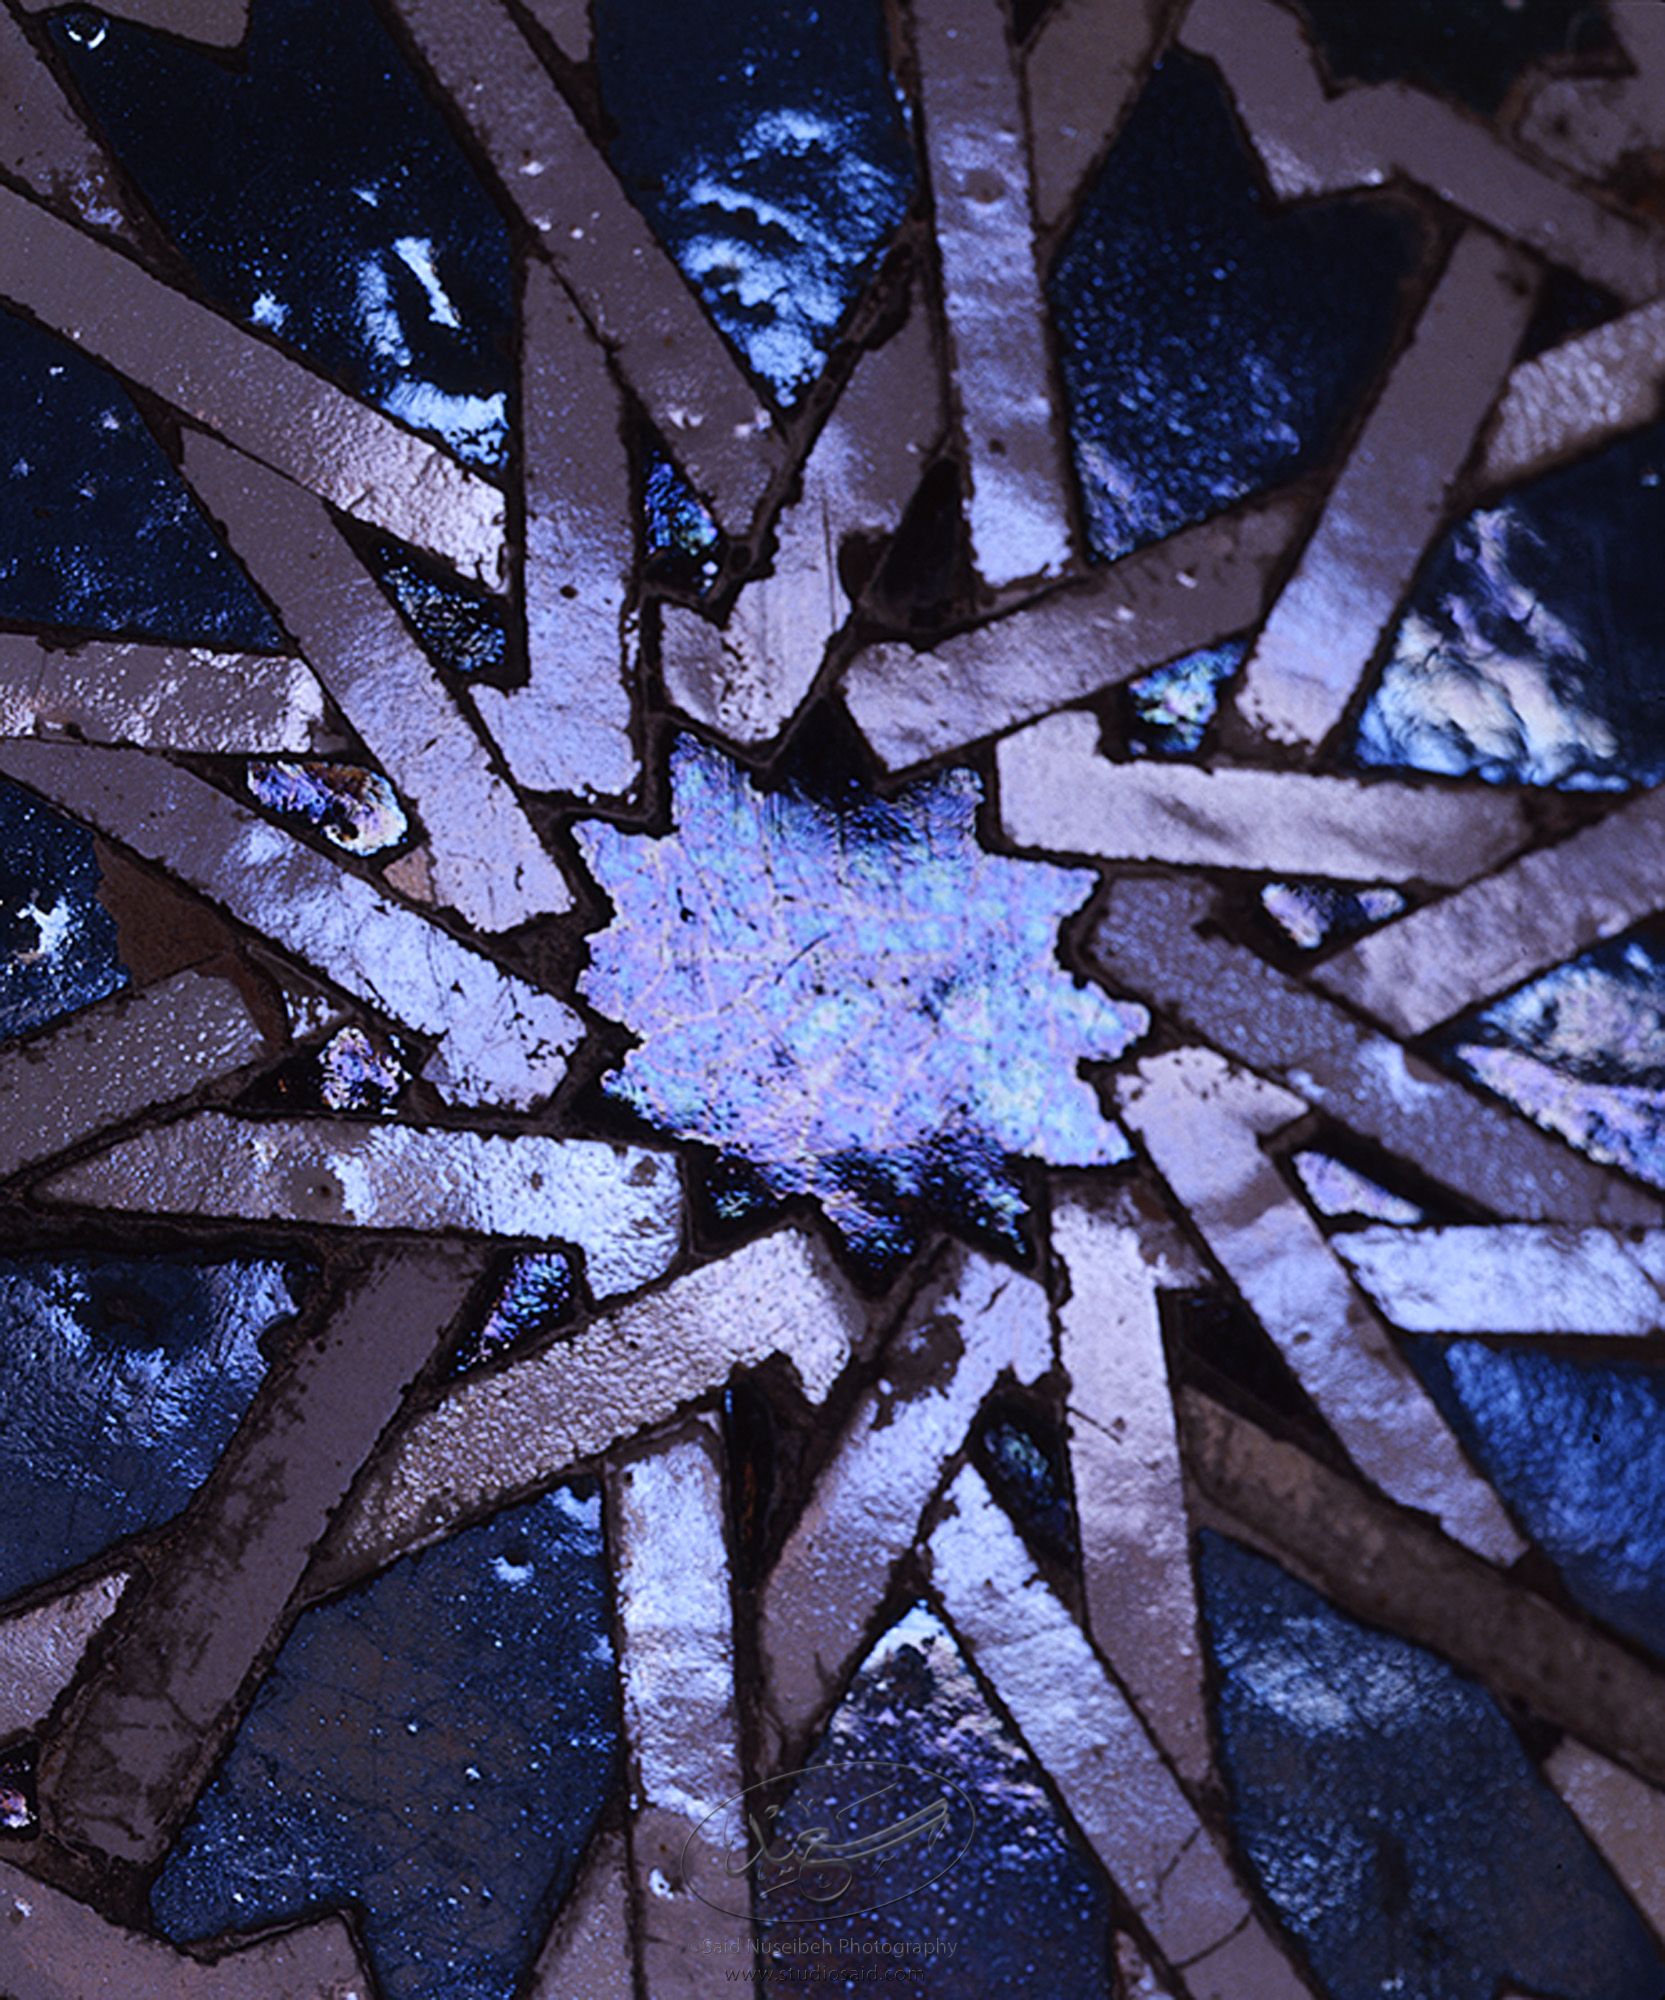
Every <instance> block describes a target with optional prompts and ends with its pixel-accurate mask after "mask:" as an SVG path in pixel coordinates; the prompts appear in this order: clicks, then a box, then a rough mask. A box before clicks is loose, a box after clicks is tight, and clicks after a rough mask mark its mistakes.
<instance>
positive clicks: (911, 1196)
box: [575, 738, 1148, 1264]
mask: <svg viewBox="0 0 1665 2000" xmlns="http://www.w3.org/2000/svg"><path fill="white" fill-rule="evenodd" d="M671 784H672V795H673V800H674V806H673V813H674V826H673V829H672V831H671V832H669V833H667V834H664V835H661V836H658V837H647V836H643V835H640V834H631V833H626V832H623V831H621V830H619V829H618V828H616V827H613V826H610V825H607V824H605V823H603V822H600V821H589V822H585V823H583V824H581V825H580V826H579V827H578V828H577V829H576V835H575V837H576V839H577V842H578V845H579V849H580V852H581V853H582V854H583V856H584V858H585V860H586V861H587V862H588V863H589V865H590V868H591V870H592V871H593V873H594V874H595V876H596V879H597V880H598V881H599V882H600V884H601V886H602V888H603V889H604V890H605V892H606V893H607V895H608V896H609V897H610V898H611V899H612V902H613V905H614V908H615V911H616V915H615V917H614V920H613V922H612V923H611V925H609V927H608V928H607V929H605V930H603V931H601V932H600V933H598V934H597V935H596V936H595V937H594V938H592V940H591V947H590V948H591V955H592V964H591V967H590V969H589V970H588V971H587V972H585V974H584V975H583V978H582V981H581V990H582V991H583V993H584V995H585V997H586V998H587V999H588V1000H589V1001H590V1002H591V1004H592V1005H593V1006H595V1007H596V1008H598V1009H599V1010H600V1011H601V1012H603V1013H605V1014H609V1015H611V1016H612V1017H613V1018H614V1019H615V1020H619V1021H622V1022H623V1023H624V1024H625V1025H626V1026H628V1027H629V1028H630V1029H631V1030H632V1031H633V1032H634V1033H635V1034H636V1035H638V1036H639V1037H640V1046H638V1047H636V1048H633V1049H632V1050H631V1051H630V1052H629V1053H628V1054H627V1055H626V1056H625V1058H624V1060H623V1062H622V1064H621V1065H620V1066H619V1067H618V1068H617V1069H616V1070H615V1071H613V1072H612V1073H610V1075H609V1076H608V1078H607V1079H606V1084H605V1087H606V1089H607V1091H608V1093H609V1094H610V1095H611V1096H613V1097H614V1098H616V1099H617V1100H618V1101H619V1102H621V1103H623V1104H625V1105H628V1106H629V1107H630V1108H631V1109H632V1110H633V1111H635V1112H637V1113H639V1114H640V1115H641V1116H642V1117H643V1118H645V1119H646V1120H648V1121H649V1123H651V1124H653V1125H655V1126H658V1127H659V1128H661V1129H662V1130H667V1131H670V1132H673V1133H676V1134H678V1135H679V1136H681V1137H682V1138H684V1139H687V1140H691V1141H693V1142H695V1143H697V1144H699V1145H702V1146H705V1147H709V1148H711V1149H712V1151H714V1152H715V1153H717V1154H718V1155H719V1156H720V1158H721V1160H722V1162H723V1166H724V1171H723V1174H722V1176H721V1177H720V1178H719V1181H718V1182H717V1183H716V1189H715V1191H716V1196H717V1201H718V1206H719V1210H720V1211H721V1212H725V1213H735V1214H739V1213H746V1212H748V1211H749V1210H750V1209H751V1208H754V1207H756V1206H759V1205H761V1204H763V1203H765V1202H767V1201H770V1200H779V1199H782V1198H784V1197H786V1196H789V1195H793V1194H808V1195H813V1196H815V1197H816V1198H817V1199H818V1200H819V1201H820V1202H821V1204H822V1206H823V1208H824V1209H825V1211H826V1213H827V1215H828V1216H829V1217H830V1219H831V1220H832V1221H833V1222H834V1224H835V1225H836V1226H837V1228H838V1229H839V1230H840V1231H841V1232H842V1233H843V1235H844V1237H845V1239H846V1241H847V1242H848V1243H849V1244H850V1245H851V1247H852V1248H853V1249H854V1250H855V1251H856V1252H857V1254H858V1255H860V1256H862V1257H863V1258H865V1259H868V1260H870V1261H872V1262H874V1263H877V1264H883V1263H884V1262H885V1261H886V1260H888V1259H891V1258H894V1257H897V1256H901V1255H904V1254H906V1253H907V1251H908V1250H909V1249H911V1247H912V1246H913V1244H914V1242H915V1240H916V1239H917V1235H918V1232H919V1228H920V1218H921V1216H922V1215H923V1214H924V1213H926V1212H929V1211H934V1210H945V1211H947V1212H948V1213H950V1214H952V1215H955V1216H957V1217H958V1218H959V1219H960V1220H961V1221H962V1222H964V1223H965V1224H966V1225H967V1226H968V1227H970V1228H971V1229H973V1230H976V1231H980V1232H982V1233H984V1234H986V1235H988V1236H992V1237H994V1238H996V1239H997V1240H1000V1241H1002V1242H1005V1243H1007V1244H1009V1245H1011V1246H1013V1247H1020V1246H1021V1245H1022V1242H1023V1236H1022V1224H1023V1220H1024V1216H1025V1212H1026V1203H1025V1199H1024V1195H1023V1192H1022V1188H1021V1185H1020V1183H1019V1180H1018V1177H1017V1173H1016V1167H1015V1163H1016V1161H1017V1160H1018V1159H1020V1158H1023V1157H1033V1158H1040V1159H1045V1160H1050V1161H1052V1162H1053V1163H1054V1164H1059V1165H1066V1164H1067V1165H1092V1164H1106V1163H1110V1162H1113V1161H1116V1160H1119V1159H1124V1158H1126V1156H1127V1146H1126V1141H1125V1139H1124V1138H1123V1137H1122V1136H1121V1134H1120V1132H1119V1131H1118V1129H1117V1128H1116V1127H1115V1126H1114V1125H1113V1124H1111V1123H1110V1122H1109V1121H1108V1120H1106V1119H1105V1118H1104V1116H1103V1115H1102V1113H1101V1111H1100V1109H1099V1105H1098V1101H1097V1097H1096V1094H1095V1093H1094V1091H1093V1090H1092V1089H1091V1087H1090V1086H1089V1085H1088V1084H1087V1083H1086V1082H1085V1081H1084V1080H1082V1079H1081V1078H1080V1076H1079V1075H1078V1074H1077V1066H1078V1064H1079V1063H1080V1062H1081V1061H1082V1060H1084V1059H1092V1058H1097V1059H1102V1060H1110V1059H1113V1058H1114V1057H1116V1056H1117V1055H1119V1054H1121V1052H1122V1051H1123V1050H1124V1049H1125V1048H1126V1047H1127V1046H1128V1044H1129V1043H1130V1042H1131V1041H1132V1040H1133V1039H1134V1038H1135V1037H1136V1036H1137V1035H1139V1034H1141V1033H1143V1031H1144V1029H1145V1026H1146V1023H1147V1018H1148V1017H1147V1015H1146V1013H1145V1010H1144V1009H1143V1008H1141V1007H1139V1006H1136V1005H1134V1004H1132V1003H1130V1002H1125V1001H1112V1000H1111V999H1109V998H1108V997H1107V996H1105V995H1104V994H1102V993H1100V992H1098V991H1096V990H1095V989H1092V988H1089V987H1087V986H1085V985H1083V984H1081V983H1080V982H1078V981H1076V980H1075V979H1074V978H1072V976H1071V975H1070V974H1069V973H1067V972H1066V971H1065V970H1064V968H1063V966H1062V965H1061V964H1060V963H1059V960H1058V955H1057V948H1058V930H1059V925H1060V924H1061V922H1062V921H1063V919H1064V918H1065V917H1066V916H1067V915H1068V914H1069V913H1070V912H1071V911H1072V910H1074V909H1076V908H1078V907H1079V906H1080V905H1081V903H1082V902H1084V901H1085V899H1086V896H1087V894H1088V892H1089V891H1090V889H1091V887H1092V880H1093V878H1092V877H1091V876H1090V875H1088V874H1086V873H1084V872H1083V871H1081V870H1075V869H1060V868H1052V867H1048V866H1044V865H1039V864H1034V863H1028V862H1016V861H1011V860H1008V859H1005V858H1003V857H1000V856H995V855H990V854H988V853H986V852H984V851H983V849H982V848H981V847H980V846H979V845H978V842H977V837H976V818H977V812H978V807H979V804H980V796H981V789H980V786H979V783H978V781H977V779H976V778H975V777H974V776H973V775H972V774H971V773H970V772H968V771H963V770H953V771H948V772H945V773H943V774H941V775H940V776H938V777H935V778H932V779H929V780H926V781H924V782H922V783H919V784H915V785H912V786H910V787H908V788H907V789H906V790H905V791H903V792H901V793H899V794H898V795H897V796H896V797H895V798H893V799H879V798H876V797H874V796H873V795H872V794H871V793H869V792H868V791H866V790H865V788H864V787H863V786H862V785H861V784H860V783H859V782H858V781H856V780H854V779H848V778H838V777H827V776H824V775H823V776H819V777H816V778H814V779H813V780H812V779H809V778H800V779H795V780H793V781H790V782H787V783H785V784H784V785H782V786H781V787H780V788H779V789H776V790H771V791H764V790H762V789H761V788H760V787H759V786H758V785H757V784H756V783H755V782H754V780H753V779H752V778H751V777H750V776H749V775H747V774H746V773H745V772H744V771H743V770H742V769H741V768H740V767H738V766H737V765H735V764H733V763H731V762H730V761H729V760H728V759H726V758H725V757H723V756H722V755H721V754H720V753H719V752H717V751H715V750H713V749H709V748H707V747H706V746H705V745H703V744H701V743H699V742H697V741H695V740H693V739H691V738H684V739H682V740H681V741H679V742H678V744H677V745H676V747H675V749H674V751H673V753H672V757H671Z"/></svg>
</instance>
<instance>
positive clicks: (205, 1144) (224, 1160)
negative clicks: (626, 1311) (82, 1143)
mask: <svg viewBox="0 0 1665 2000" xmlns="http://www.w3.org/2000/svg"><path fill="white" fill-rule="evenodd" d="M43 1192H44V1194H45V1197H46V1199H47V1200H49V1201H57V1202H68V1203H71V1204H76V1205H88V1204H90V1205H92V1206H94V1207H97V1208H113V1209H118V1210H126V1211H127V1212H129V1213H139V1214H151V1215H218V1216H235V1217H237V1218H238V1219H240V1220H243V1221H248V1222H305V1223H314V1224H317V1223H323V1224H333V1225H335V1226H337V1227H344V1228H352V1229H399V1230H421V1231H439V1232H448V1231H449V1232H462V1233H466V1234H470V1235H484V1236H516V1237H519V1236H529V1237H539V1238H548V1239H553V1240H559V1241H561V1242H565V1243H575V1244H577V1245H578V1246H579V1247H580V1248H581V1249H582V1250H583V1252H584V1257H585V1269H586V1271H587V1272H588V1275H589V1279H590V1284H591V1287H592V1289H593V1290H594V1291H595V1293H596V1294H597V1296H598V1297H606V1296H607V1295H608V1294H609V1293H613V1292H621V1291H627V1290H629V1289H631V1288H632V1287H634V1286H636V1285H640V1284H645V1283H646V1282H647V1281H648V1280H649V1279H650V1278H656V1277H657V1276H658V1275H659V1273H660V1272H661V1271H663V1270H664V1268H665V1266H666V1265H667V1264H668V1263H669V1262H670V1260H671V1258H672V1257H673V1256H675V1254H676V1251H677V1248H678V1245H679V1242H680V1232H681V1216H682V1195H681V1184H680V1182H679V1180H678V1178H677V1170H676V1162H675V1160H674V1158H673V1157H672V1156H671V1155H670V1154H668V1153H651V1152H647V1151H645V1150H644V1149H643V1148H641V1147H636V1146H615V1145H611V1144H609V1143H607V1142H605V1141H603V1140H599V1139H550V1138H544V1137H542V1136H540V1135H538V1134H535V1133H527V1134H520V1135H514V1134H499V1133H493V1132H467V1131H459V1130H456V1129H455V1128H453V1127H450V1126H421V1125H351V1124H344V1123H341V1122H339V1121H337V1120H335V1119H331V1118H289V1119H281V1118H279V1119H268V1118H245V1117H238V1116H236V1115H235V1114H233V1113H230V1112H225V1111H201V1112H198V1113H196V1114H195V1115H194V1116H192V1117H187V1118H181V1119H178V1120H176V1121H175V1122H174V1123H173V1124H171V1125H163V1126H158V1127H156V1128H155V1129H154V1130H151V1131H148V1132H142V1133H139V1134H138V1135H137V1136H136V1137H134V1138H132V1139H125V1140H122V1141H121V1142H120V1143H119V1144H117V1145H115V1146H112V1147H111V1148H110V1150H109V1151H108V1152H105V1153H98V1154H95V1155H94V1156H93V1157H92V1158H91V1159H88V1160H83V1161H81V1162H80V1164H79V1165H77V1166H73V1167H69V1168H67V1169H65V1171H64V1172H62V1173H60V1174H58V1175H56V1176H54V1177H53V1178H52V1179H51V1180H49V1181H47V1182H46V1183H45V1186H44V1189H43Z"/></svg>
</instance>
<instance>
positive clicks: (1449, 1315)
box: [1330, 1223, 1665, 1334]
mask: <svg viewBox="0 0 1665 2000" xmlns="http://www.w3.org/2000/svg"><path fill="white" fill-rule="evenodd" d="M1330 1241H1331V1247H1332V1248H1333V1249H1334V1250H1335V1252H1336V1254H1337V1255H1338V1256H1339V1257H1340V1258H1341V1259H1342V1261H1343V1262H1344V1263H1345V1264H1346V1266H1347V1268H1348V1269H1349V1270H1350V1271H1351V1272H1352V1274H1353V1276H1354V1277H1355V1278H1356V1279H1357V1280H1358V1282H1359V1284H1360V1285H1361V1286H1362V1287H1363V1288H1364V1290H1365V1291H1366V1292H1368V1293H1369V1295H1370V1297H1371V1298H1372V1299H1373V1300H1374V1301H1375V1302H1376V1304H1377V1306H1378V1307H1380V1309H1381V1311H1382V1312H1383V1313H1384V1314H1386V1316H1387V1317H1388V1318H1389V1319H1390V1320H1392V1321H1393V1323H1394V1325H1395V1326H1402V1327H1404V1328H1405V1330H1406V1331H1407V1332H1408V1333H1603V1334H1606V1333H1612V1334H1639V1333H1653V1332H1655V1331H1656V1330H1658V1329H1659V1328H1661V1327H1665V1298H1662V1297H1661V1295H1660V1290H1659V1283H1658V1279H1659V1277H1660V1275H1661V1274H1665V1233H1660V1232H1657V1231H1656V1232H1653V1233H1651V1234H1649V1235H1648V1236H1646V1237H1636V1236H1634V1235H1632V1234H1631V1233H1630V1232H1628V1231H1626V1232H1623V1233H1619V1232H1614V1231H1609V1230H1601V1229H1544V1228H1541V1227H1534V1226H1533V1225H1532V1224H1530V1223H1506V1224H1503V1225H1501V1226H1489V1227H1466V1228H1449V1229H1398V1228H1390V1229H1359V1230H1345V1231H1343V1232H1342V1233H1341V1234H1339V1235H1337V1236H1334V1237H1332V1238H1331V1239H1330Z"/></svg>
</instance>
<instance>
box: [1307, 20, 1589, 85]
mask: <svg viewBox="0 0 1665 2000" xmlns="http://www.w3.org/2000/svg"><path fill="white" fill-rule="evenodd" d="M1295 4H1296V6H1297V7H1298V8H1299V9H1300V11H1301V13H1302V14H1304V15H1305V16H1306V19H1307V23H1308V25H1309V26H1310V27H1311V29H1312V32H1313V38H1314V40H1315V41H1316V42H1317V44H1318V47H1319V49H1320V51H1321V52H1322V54H1323V57H1324V61H1325V63H1326V65H1327V66H1328V68H1329V70H1330V72H1331V74H1332V75H1333V76H1335V77H1336V78H1337V79H1342V80H1349V81H1356V82H1360V83H1397V82H1406V83H1416V84H1421V85H1422V86H1423V87H1424V88H1426V89H1429V90H1437V91H1439V92H1441V93H1442V94H1445V95H1448V96H1451V97H1455V98H1458V99H1459V100H1460V101H1461V102H1463V103H1464V104H1468V105H1472V106H1473V108H1474V109H1475V110H1476V111H1495V110H1496V109H1497V107H1498V106H1499V105H1500V104H1501V103H1502V102H1503V100H1504V98H1505V97H1506V96H1507V95H1508V94H1509V89H1510V86H1511V85H1512V84H1513V83H1514V82H1515V80H1516V78H1517V77H1519V76H1520V75H1522V74H1523V72H1525V71H1526V70H1528V69H1530V68H1531V67H1532V66H1533V65H1534V64H1535V63H1538V62H1541V61H1543V60H1544V59H1545V58H1546V57H1564V56H1581V55H1589V54H1592V53H1595V52H1597V51H1601V50H1605V49H1608V48H1610V47H1611V46H1612V36H1611V34H1610V33H1609V31H1608V29H1607V25H1606V22H1605V20H1604V18H1603V10H1602V8H1601V6H1600V4H1599V0H1395V4H1394V5H1393V6H1386V7H1385V6H1383V5H1381V4H1380V0H1295Z"/></svg>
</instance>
